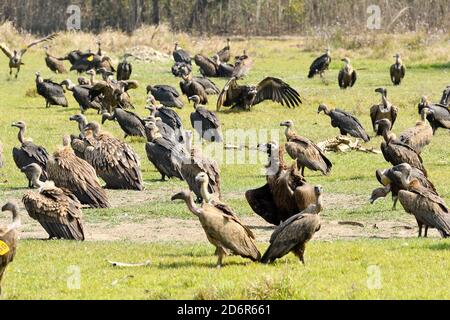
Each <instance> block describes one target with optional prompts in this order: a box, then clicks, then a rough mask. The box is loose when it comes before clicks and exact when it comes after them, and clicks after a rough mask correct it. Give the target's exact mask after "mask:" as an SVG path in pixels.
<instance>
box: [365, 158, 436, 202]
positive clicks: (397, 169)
mask: <svg viewBox="0 0 450 320" xmlns="http://www.w3.org/2000/svg"><path fill="white" fill-rule="evenodd" d="M406 171H408V172H409V173H410V175H411V177H412V178H413V179H415V180H417V181H419V182H420V184H421V185H422V186H423V187H424V188H427V189H429V190H430V192H433V193H435V194H436V195H438V194H437V191H436V189H435V187H434V185H433V183H432V182H431V181H430V180H428V178H427V177H426V176H425V175H424V174H423V172H422V171H420V170H419V169H416V168H412V167H411V166H410V165H409V164H407V163H401V164H399V165H396V166H394V167H392V168H390V169H385V170H377V171H376V177H377V180H378V182H380V184H381V185H382V186H383V187H382V188H378V189H375V190H374V192H372V196H371V197H370V199H369V201H370V203H374V202H375V201H376V200H377V199H379V198H384V197H386V196H387V195H388V194H389V192H391V193H392V200H393V202H394V204H393V206H392V210H395V209H396V205H397V200H398V192H399V191H400V190H404V189H405V187H404V186H403V183H402V181H401V175H402V173H403V172H406Z"/></svg>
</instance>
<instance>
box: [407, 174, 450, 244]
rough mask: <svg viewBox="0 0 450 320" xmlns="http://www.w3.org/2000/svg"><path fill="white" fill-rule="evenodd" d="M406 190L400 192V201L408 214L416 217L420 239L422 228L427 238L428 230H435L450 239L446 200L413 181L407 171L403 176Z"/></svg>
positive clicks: (449, 215) (449, 219)
mask: <svg viewBox="0 0 450 320" xmlns="http://www.w3.org/2000/svg"><path fill="white" fill-rule="evenodd" d="M402 182H403V185H404V186H405V187H406V190H400V191H399V193H398V199H399V200H400V203H401V204H402V206H403V208H404V209H405V211H406V212H408V213H410V214H412V215H414V217H415V218H416V220H417V224H418V226H419V237H421V236H422V226H425V237H426V236H427V233H428V228H435V229H437V230H438V231H439V233H440V234H441V236H442V237H443V238H448V237H450V212H449V210H448V207H447V206H446V204H445V202H444V200H443V199H442V198H441V197H439V196H438V195H436V194H435V193H434V192H432V191H430V190H429V189H427V188H424V187H423V186H422V185H421V184H420V182H419V181H417V180H415V179H411V177H410V175H409V173H408V172H407V171H405V172H403V175H402Z"/></svg>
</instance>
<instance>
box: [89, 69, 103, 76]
mask: <svg viewBox="0 0 450 320" xmlns="http://www.w3.org/2000/svg"><path fill="white" fill-rule="evenodd" d="M100 69H101V68H100ZM86 74H88V75H90V76H95V75H96V74H97V72H96V71H95V70H94V69H89V70H88V71H86Z"/></svg>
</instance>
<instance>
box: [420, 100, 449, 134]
mask: <svg viewBox="0 0 450 320" xmlns="http://www.w3.org/2000/svg"><path fill="white" fill-rule="evenodd" d="M424 108H428V109H430V110H429V112H428V114H427V120H428V122H429V123H430V125H431V128H432V129H433V134H435V133H436V130H437V129H439V128H443V129H450V107H449V106H447V107H446V106H445V105H441V104H432V103H430V102H429V101H428V99H427V97H425V96H423V97H422V99H421V101H420V103H419V105H418V110H419V114H421V113H422V110H423V109H424Z"/></svg>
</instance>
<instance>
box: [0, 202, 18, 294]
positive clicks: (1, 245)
mask: <svg viewBox="0 0 450 320" xmlns="http://www.w3.org/2000/svg"><path fill="white" fill-rule="evenodd" d="M3 211H9V212H11V214H12V222H11V223H10V224H9V225H7V226H2V225H0V296H1V294H2V280H3V277H4V275H5V271H6V268H7V267H8V264H10V263H11V262H13V260H14V257H15V255H16V248H17V242H18V240H19V234H18V232H17V229H18V228H19V227H20V225H21V221H20V216H19V210H18V209H17V206H16V205H15V204H14V203H12V202H7V203H6V204H5V205H4V206H3V207H2V212H3Z"/></svg>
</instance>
